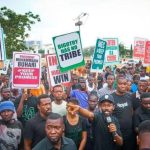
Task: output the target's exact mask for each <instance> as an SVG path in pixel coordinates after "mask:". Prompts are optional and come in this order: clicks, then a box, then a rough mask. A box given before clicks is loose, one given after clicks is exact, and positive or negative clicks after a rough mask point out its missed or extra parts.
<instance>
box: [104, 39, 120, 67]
mask: <svg viewBox="0 0 150 150" xmlns="http://www.w3.org/2000/svg"><path fill="white" fill-rule="evenodd" d="M104 40H105V41H106V42H107V46H106V52H105V61H104V62H105V66H109V65H116V64H119V44H118V38H104Z"/></svg>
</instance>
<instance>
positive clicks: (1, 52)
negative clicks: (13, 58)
mask: <svg viewBox="0 0 150 150" xmlns="http://www.w3.org/2000/svg"><path fill="white" fill-rule="evenodd" d="M5 59H6V51H5V42H4V32H3V28H1V27H0V60H5Z"/></svg>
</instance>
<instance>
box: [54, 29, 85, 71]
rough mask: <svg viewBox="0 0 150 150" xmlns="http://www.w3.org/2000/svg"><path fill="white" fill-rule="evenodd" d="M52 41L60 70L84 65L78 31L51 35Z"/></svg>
mask: <svg viewBox="0 0 150 150" xmlns="http://www.w3.org/2000/svg"><path fill="white" fill-rule="evenodd" d="M53 43H54V47H55V51H56V55H57V59H58V63H59V67H60V71H61V72H66V71H68V70H71V69H75V68H78V67H80V66H83V65H85V62H84V57H83V53H82V45H81V39H80V32H79V31H77V32H72V33H68V34H64V35H60V36H56V37H53Z"/></svg>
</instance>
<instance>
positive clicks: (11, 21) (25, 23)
mask: <svg viewBox="0 0 150 150" xmlns="http://www.w3.org/2000/svg"><path fill="white" fill-rule="evenodd" d="M36 21H37V22H39V21H40V17H39V15H34V14H33V13H32V12H30V11H29V12H27V13H25V14H17V13H16V12H14V11H13V10H11V9H8V8H7V7H2V8H0V24H1V26H2V28H3V29H4V33H5V47H6V54H7V57H8V58H11V57H12V53H13V51H21V50H24V49H26V46H25V42H24V41H25V38H27V37H28V36H29V34H28V33H27V32H28V31H30V30H31V25H32V24H35V22H36Z"/></svg>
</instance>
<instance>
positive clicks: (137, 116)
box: [133, 92, 150, 133]
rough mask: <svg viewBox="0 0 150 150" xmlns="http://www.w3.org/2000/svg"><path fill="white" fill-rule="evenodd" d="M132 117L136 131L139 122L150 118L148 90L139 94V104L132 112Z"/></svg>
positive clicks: (149, 93)
mask: <svg viewBox="0 0 150 150" xmlns="http://www.w3.org/2000/svg"><path fill="white" fill-rule="evenodd" d="M133 119H134V120H133V121H134V129H135V131H136V133H138V127H139V124H140V123H141V122H143V121H145V120H150V92H147V93H146V92H145V93H142V94H141V104H140V107H138V108H137V109H136V111H135V112H134V117H133Z"/></svg>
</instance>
